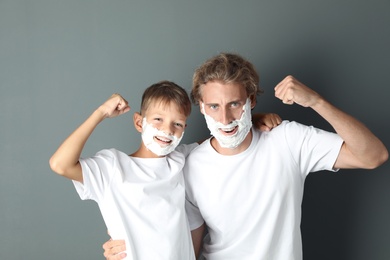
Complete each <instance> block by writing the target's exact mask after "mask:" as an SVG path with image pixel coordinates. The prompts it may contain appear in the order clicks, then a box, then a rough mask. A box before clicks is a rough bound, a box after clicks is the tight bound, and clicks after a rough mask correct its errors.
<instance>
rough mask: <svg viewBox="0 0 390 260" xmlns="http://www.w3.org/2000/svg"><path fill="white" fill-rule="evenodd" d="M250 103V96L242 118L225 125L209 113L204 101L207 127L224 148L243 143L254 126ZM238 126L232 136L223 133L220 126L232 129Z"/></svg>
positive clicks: (234, 146)
mask: <svg viewBox="0 0 390 260" xmlns="http://www.w3.org/2000/svg"><path fill="white" fill-rule="evenodd" d="M250 105H251V102H250V100H249V98H248V99H247V100H246V103H245V105H244V107H243V112H242V114H241V118H240V119H238V120H234V121H233V122H232V123H230V124H228V125H224V124H222V123H221V122H218V121H216V120H214V119H213V118H212V117H211V116H209V115H207V114H206V111H205V109H204V103H202V111H203V114H204V117H205V119H206V123H207V127H208V128H209V130H210V134H211V135H212V136H214V137H215V138H216V139H217V141H218V143H219V145H221V146H222V147H224V148H236V147H237V146H239V145H240V144H241V143H242V141H244V139H245V137H246V136H247V134H248V133H249V131H250V129H251V127H252V118H251V113H250V111H251V109H250V108H251V107H250ZM236 126H238V129H237V132H236V133H235V134H234V135H231V136H226V135H224V134H223V133H221V131H220V130H219V129H220V128H222V129H232V128H234V127H236Z"/></svg>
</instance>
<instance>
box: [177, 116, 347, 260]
mask: <svg viewBox="0 0 390 260" xmlns="http://www.w3.org/2000/svg"><path fill="white" fill-rule="evenodd" d="M252 135H253V138H252V141H251V144H250V146H249V147H248V148H247V149H246V150H245V151H244V152H242V153H240V154H237V155H232V156H223V155H221V154H219V153H217V152H216V151H215V150H214V148H212V146H211V144H210V139H209V140H207V141H205V142H203V143H202V144H201V145H200V146H198V147H197V148H195V149H194V150H193V151H192V152H191V154H190V155H189V156H188V157H187V161H186V165H185V167H184V178H185V181H186V199H187V204H186V209H187V215H188V218H189V222H190V227H191V230H193V229H196V228H198V227H199V226H200V225H202V224H203V223H204V222H205V223H206V225H207V227H208V232H209V234H208V235H207V237H206V238H205V241H204V244H203V256H204V257H205V258H206V259H209V260H226V259H240V260H254V259H272V260H289V259H295V260H300V259H302V242H301V233H300V223H301V203H302V197H303V188H304V181H305V177H306V176H307V174H308V173H309V172H315V171H320V170H331V171H332V170H333V169H332V167H333V165H334V163H335V161H336V159H337V156H338V154H339V151H340V148H341V145H342V143H343V141H342V140H341V138H340V137H339V136H338V135H336V134H334V133H329V132H325V131H322V130H320V129H316V128H314V127H307V126H304V125H301V124H298V123H296V122H288V121H283V122H282V124H281V125H279V126H278V127H276V128H274V129H272V130H271V131H270V132H259V131H253V130H252Z"/></svg>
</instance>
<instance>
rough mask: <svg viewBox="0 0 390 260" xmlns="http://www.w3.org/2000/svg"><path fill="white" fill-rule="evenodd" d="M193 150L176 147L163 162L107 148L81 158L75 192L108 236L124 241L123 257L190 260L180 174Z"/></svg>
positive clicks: (191, 147)
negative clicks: (95, 209) (91, 206)
mask: <svg viewBox="0 0 390 260" xmlns="http://www.w3.org/2000/svg"><path fill="white" fill-rule="evenodd" d="M195 146H197V144H193V145H181V146H179V147H178V148H177V149H176V151H173V152H172V153H171V154H169V155H168V156H166V157H162V158H147V159H145V158H135V157H130V156H128V155H127V154H125V153H122V152H120V151H118V150H115V149H110V150H102V151H100V152H98V153H97V154H96V155H95V156H93V157H91V158H87V159H80V163H81V166H82V171H83V183H84V184H82V183H80V182H76V181H74V182H73V183H74V185H75V187H76V190H77V192H78V194H79V195H80V198H81V199H82V200H86V199H90V200H94V201H96V202H97V203H98V205H99V208H100V211H101V214H102V216H103V218H104V221H105V223H106V225H107V228H108V230H109V231H110V235H111V237H112V238H113V239H125V241H126V249H127V250H126V252H127V255H128V256H127V258H126V259H135V260H140V259H145V260H150V259H166V260H172V259H175V260H183V259H195V256H194V251H193V245H192V240H191V233H190V231H189V225H188V220H187V216H186V214H185V187H184V179H183V172H182V169H183V166H184V163H185V156H186V155H188V153H189V152H190V151H191V150H192V149H193V147H195ZM179 151H180V152H179Z"/></svg>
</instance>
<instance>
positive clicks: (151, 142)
mask: <svg viewBox="0 0 390 260" xmlns="http://www.w3.org/2000/svg"><path fill="white" fill-rule="evenodd" d="M183 135H184V131H183V133H182V135H181V137H180V138H177V137H176V136H174V135H171V134H166V133H164V132H163V131H160V130H158V129H157V128H155V127H153V125H152V124H149V123H148V122H147V121H146V118H145V117H144V118H143V119H142V141H143V142H144V144H145V146H146V148H148V149H149V150H150V151H151V152H152V153H154V154H156V155H157V156H165V155H167V154H169V153H171V152H172V151H173V150H175V148H176V147H177V145H178V144H179V143H180V141H181V139H182V138H183Z"/></svg>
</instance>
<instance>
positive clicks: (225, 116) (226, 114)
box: [220, 109, 234, 125]
mask: <svg viewBox="0 0 390 260" xmlns="http://www.w3.org/2000/svg"><path fill="white" fill-rule="evenodd" d="M221 113H222V115H221V119H220V122H221V123H222V124H224V125H228V124H230V123H231V122H232V121H233V120H234V118H233V115H232V112H231V111H230V110H229V109H223V110H222V111H221Z"/></svg>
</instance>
